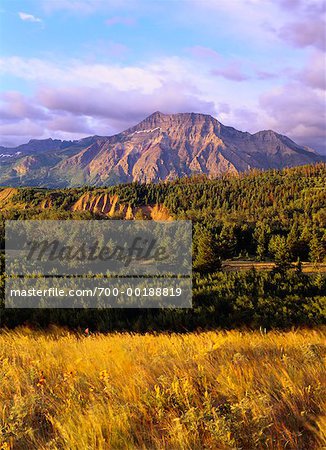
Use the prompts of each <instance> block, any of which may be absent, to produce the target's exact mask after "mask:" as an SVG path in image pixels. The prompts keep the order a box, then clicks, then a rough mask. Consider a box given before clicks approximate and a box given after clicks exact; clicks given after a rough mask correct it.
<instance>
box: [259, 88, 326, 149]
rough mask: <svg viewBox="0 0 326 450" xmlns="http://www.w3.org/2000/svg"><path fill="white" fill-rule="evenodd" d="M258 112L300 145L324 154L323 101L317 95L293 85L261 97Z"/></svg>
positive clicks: (310, 90) (323, 99) (325, 116)
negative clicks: (266, 116)
mask: <svg viewBox="0 0 326 450" xmlns="http://www.w3.org/2000/svg"><path fill="white" fill-rule="evenodd" d="M260 106H261V108H262V109H263V110H264V111H265V112H266V113H267V114H268V115H269V117H270V118H271V125H272V127H273V128H275V129H276V130H278V131H279V132H280V133H283V134H287V135H289V137H292V138H293V139H295V141H296V142H298V143H299V144H302V145H308V146H310V147H312V148H314V149H316V150H318V151H320V152H323V153H325V152H326V145H325V142H326V129H325V121H326V110H325V97H324V95H323V94H320V93H319V92H318V91H316V90H314V89H311V88H310V87H308V86H304V85H303V84H302V83H299V82H296V83H295V82H292V83H289V84H287V85H285V86H283V87H282V88H280V89H277V90H273V91H271V92H268V93H266V94H264V95H262V96H261V97H260Z"/></svg>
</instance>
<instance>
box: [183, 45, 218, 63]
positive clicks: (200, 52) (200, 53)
mask: <svg viewBox="0 0 326 450" xmlns="http://www.w3.org/2000/svg"><path fill="white" fill-rule="evenodd" d="M188 50H189V52H190V53H191V54H192V55H193V56H195V57H196V58H208V59H213V60H214V59H215V60H221V58H222V57H221V55H220V54H219V53H218V52H217V51H215V50H213V49H211V48H209V47H204V46H202V45H195V46H194V47H190V48H189V49H188Z"/></svg>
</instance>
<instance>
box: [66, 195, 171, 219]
mask: <svg viewBox="0 0 326 450" xmlns="http://www.w3.org/2000/svg"><path fill="white" fill-rule="evenodd" d="M71 210H72V211H90V212H92V213H97V214H103V215H105V216H108V217H112V218H121V219H126V220H133V219H140V218H141V219H152V220H156V221H163V220H164V221H170V220H173V219H172V216H171V215H170V213H169V211H168V210H167V208H165V207H164V206H163V205H153V206H142V207H131V206H130V205H126V204H121V203H119V198H118V197H117V196H116V195H113V196H109V195H108V194H107V193H105V192H103V193H93V192H86V193H85V194H83V195H82V196H81V197H80V198H79V199H78V200H77V201H76V203H74V204H73V205H72V207H71Z"/></svg>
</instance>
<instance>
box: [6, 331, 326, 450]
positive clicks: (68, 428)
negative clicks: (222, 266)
mask: <svg viewBox="0 0 326 450" xmlns="http://www.w3.org/2000/svg"><path fill="white" fill-rule="evenodd" d="M325 353H326V345H325V333H324V332H323V330H321V329H320V330H298V331H290V332H284V333H278V332H275V331H273V332H269V333H267V334H264V333H259V332H249V331H246V332H240V331H229V332H203V333H190V334H184V335H178V334H172V335H168V334H158V335H153V334H146V335H138V334H135V335H131V334H127V333H126V334H121V333H116V334H109V335H91V336H90V337H84V336H81V335H76V334H72V333H69V332H67V331H64V330H60V329H53V330H52V331H49V332H48V333H41V332H35V331H32V330H30V329H23V328H21V329H19V330H17V331H8V332H7V331H3V332H2V333H0V359H1V366H0V427H1V428H0V429H1V434H0V442H1V445H2V446H1V447H0V448H1V449H18V450H19V449H24V450H25V449H28V450H30V449H65V450H68V449H69V450H70V449H74V450H87V449H90V450H93V449H114V450H118V449H146V450H147V449H191V450H193V449H248V450H251V449H278V450H284V449H300V450H308V449H316V450H317V449H318V450H320V449H322V448H323V447H324V445H325V432H326V419H325V415H323V411H325V410H326V405H325V402H326V392H325V383H326V371H325Z"/></svg>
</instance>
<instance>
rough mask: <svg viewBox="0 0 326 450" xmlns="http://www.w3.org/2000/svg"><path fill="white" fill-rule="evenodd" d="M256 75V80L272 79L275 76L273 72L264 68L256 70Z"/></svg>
mask: <svg viewBox="0 0 326 450" xmlns="http://www.w3.org/2000/svg"><path fill="white" fill-rule="evenodd" d="M256 75H257V78H258V80H272V79H273V78H276V77H277V75H276V74H275V73H271V72H265V71H264V70H257V71H256Z"/></svg>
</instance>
